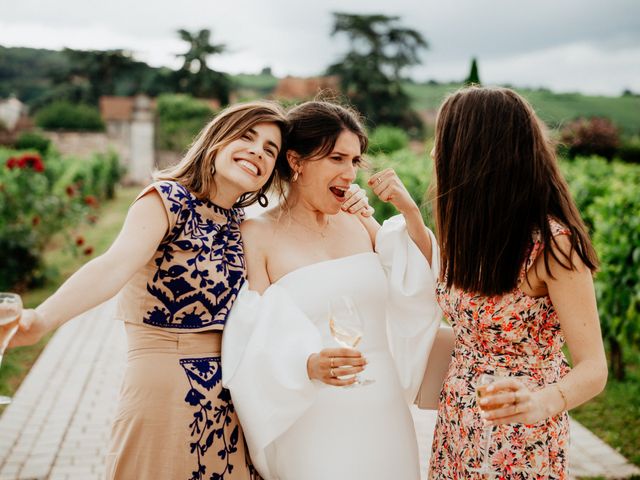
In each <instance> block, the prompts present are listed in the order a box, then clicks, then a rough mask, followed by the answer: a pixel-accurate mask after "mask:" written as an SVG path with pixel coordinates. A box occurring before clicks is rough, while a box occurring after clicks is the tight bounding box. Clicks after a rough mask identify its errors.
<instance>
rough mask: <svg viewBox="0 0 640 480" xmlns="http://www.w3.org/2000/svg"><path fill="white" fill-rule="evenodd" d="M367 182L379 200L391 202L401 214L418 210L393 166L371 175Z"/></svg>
mask: <svg viewBox="0 0 640 480" xmlns="http://www.w3.org/2000/svg"><path fill="white" fill-rule="evenodd" d="M367 183H368V184H369V187H370V188H371V190H373V193H375V194H376V195H377V196H378V198H379V199H380V200H382V201H383V202H389V203H391V204H392V205H393V206H394V207H396V209H397V210H398V211H399V212H400V213H401V214H403V215H405V216H407V215H410V214H412V213H414V212H419V211H420V209H419V208H418V205H417V204H416V202H415V201H414V200H413V198H411V195H410V194H409V191H408V190H407V188H406V187H405V186H404V183H402V180H400V177H398V174H397V173H396V172H395V170H394V169H393V168H386V169H384V170H382V171H380V172H378V173H376V174H374V175H371V178H369V181H368V182H367Z"/></svg>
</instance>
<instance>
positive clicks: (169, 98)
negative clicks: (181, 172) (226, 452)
mask: <svg viewBox="0 0 640 480" xmlns="http://www.w3.org/2000/svg"><path fill="white" fill-rule="evenodd" d="M213 115H214V111H213V110H212V109H211V108H210V107H209V106H208V105H207V104H206V103H204V102H203V101H201V100H196V99H195V98H192V97H190V96H189V95H174V94H166V95H161V96H159V97H158V137H157V138H158V140H157V142H158V147H159V148H160V149H161V150H174V151H178V152H182V151H184V150H186V148H187V147H188V146H189V145H190V144H191V142H192V141H193V138H194V136H195V135H196V134H197V133H198V132H199V131H200V130H202V128H203V127H204V126H205V125H206V124H207V122H209V120H211V119H212V118H213Z"/></svg>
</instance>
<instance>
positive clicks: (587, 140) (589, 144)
mask: <svg viewBox="0 0 640 480" xmlns="http://www.w3.org/2000/svg"><path fill="white" fill-rule="evenodd" d="M560 138H561V142H562V143H564V145H565V146H566V148H567V154H568V156H569V157H570V158H574V157H576V156H577V155H599V156H602V157H604V158H606V159H607V160H611V159H612V158H613V156H614V155H615V153H616V151H617V149H618V146H619V145H620V135H619V133H618V129H617V128H616V126H615V125H614V124H613V123H612V122H611V120H609V119H607V118H603V117H592V118H590V119H584V118H578V119H577V120H574V121H572V122H569V123H568V124H566V125H565V126H564V127H563V128H562V130H561V132H560Z"/></svg>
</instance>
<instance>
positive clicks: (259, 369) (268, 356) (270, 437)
mask: <svg viewBox="0 0 640 480" xmlns="http://www.w3.org/2000/svg"><path fill="white" fill-rule="evenodd" d="M432 242H433V244H434V245H436V242H435V238H432ZM376 250H377V252H369V253H361V254H357V255H352V256H348V257H344V258H338V259H335V260H329V261H324V262H319V263H315V264H312V265H308V266H305V267H302V268H299V269H297V270H294V271H292V272H289V273H288V274H286V275H285V276H283V277H282V278H281V279H279V280H278V281H277V282H275V283H274V284H272V285H271V286H270V287H269V288H268V289H267V290H266V291H265V292H264V294H263V295H259V294H258V293H257V292H254V291H250V290H248V288H247V287H246V286H245V287H243V289H242V290H241V292H240V294H239V296H238V299H237V300H236V303H235V304H234V306H233V309H232V312H231V315H230V316H229V319H228V320H227V325H226V327H225V332H224V335H223V346H222V358H223V383H224V385H225V386H226V387H227V388H229V390H230V391H231V395H232V398H233V401H234V404H235V406H236V411H237V412H238V417H239V418H240V422H241V423H242V426H243V429H244V432H245V437H246V439H247V444H248V446H249V451H250V454H251V457H252V459H253V462H254V465H255V466H256V468H257V470H258V471H259V472H260V474H261V475H262V476H263V477H264V478H265V479H267V480H328V479H331V480H365V479H366V480H395V479H398V480H418V479H419V477H420V472H419V459H418V447H417V441H416V435H415V430H414V426H413V420H412V417H411V414H410V411H409V408H408V406H409V405H410V404H412V403H413V400H414V399H415V396H416V393H417V391H418V389H419V387H420V382H421V380H422V377H423V374H424V370H425V366H426V362H427V357H428V353H429V351H430V349H431V345H432V343H433V340H434V338H435V334H436V331H437V329H438V326H439V323H440V318H441V313H440V309H439V308H438V305H437V303H436V301H435V280H436V276H435V275H434V274H433V272H432V270H431V268H430V267H429V264H428V263H427V261H426V260H425V258H424V257H423V256H422V254H421V253H420V251H419V250H418V248H417V247H416V245H415V244H414V243H413V242H412V241H411V240H410V239H409V236H408V234H407V231H406V226H405V224H404V220H403V219H402V217H394V218H393V219H391V220H388V221H387V222H385V224H384V225H383V227H382V228H381V229H380V231H379V232H378V235H377V239H376ZM432 264H433V265H434V266H435V271H436V272H437V264H438V252H437V249H434V258H433V259H432ZM342 295H348V296H350V297H352V298H353V300H354V302H355V303H356V306H357V308H358V310H359V313H360V315H361V316H362V317H363V320H364V323H365V327H364V334H363V337H362V341H361V342H360V344H359V345H358V349H359V350H360V351H362V353H363V354H364V355H365V357H366V358H367V360H368V362H369V364H368V366H367V368H366V370H365V371H364V372H363V373H362V374H361V375H362V376H363V377H366V378H372V379H375V383H373V384H371V385H367V386H362V387H356V388H349V389H345V388H339V387H333V386H328V385H325V384H323V383H320V382H317V381H311V380H309V378H308V376H307V370H306V363H307V358H308V357H309V355H310V354H311V353H314V352H318V351H320V350H322V349H323V348H326V347H336V346H337V344H336V343H335V341H334V340H333V339H332V337H331V335H330V331H329V323H328V312H327V304H328V300H329V299H331V298H335V297H339V296H342Z"/></svg>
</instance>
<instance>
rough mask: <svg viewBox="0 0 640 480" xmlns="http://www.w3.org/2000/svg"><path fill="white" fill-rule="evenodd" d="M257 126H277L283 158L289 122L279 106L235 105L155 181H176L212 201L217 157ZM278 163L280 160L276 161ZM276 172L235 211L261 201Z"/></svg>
mask: <svg viewBox="0 0 640 480" xmlns="http://www.w3.org/2000/svg"><path fill="white" fill-rule="evenodd" d="M258 123H275V124H276V125H277V126H278V127H279V128H280V133H281V134H282V143H283V144H282V146H281V148H280V152H279V155H278V156H279V157H280V156H282V155H284V151H285V145H284V142H285V136H286V132H287V120H286V118H285V113H284V109H283V108H282V107H281V106H280V104H278V103H276V102H270V101H264V100H262V101H255V102H247V103H239V104H236V105H232V106H230V107H228V108H226V109H224V110H223V111H221V112H220V113H219V114H218V115H216V116H215V118H214V119H213V120H211V121H210V122H209V123H208V124H207V126H205V127H204V128H203V129H202V130H201V131H200V133H199V134H198V135H197V136H196V138H195V140H194V141H193V143H192V144H191V146H190V147H189V150H188V151H187V153H186V154H185V156H184V157H183V158H182V160H181V161H180V162H179V163H178V164H177V165H174V166H172V167H170V168H167V169H165V170H160V171H158V172H156V173H155V174H154V179H155V180H173V181H176V182H179V183H180V184H182V185H184V186H185V187H187V189H189V190H190V191H191V192H193V194H194V195H195V196H196V197H198V198H200V199H206V198H209V196H210V195H211V193H212V192H214V191H215V182H214V180H213V175H212V174H211V172H212V167H213V166H214V165H215V160H216V155H217V154H218V152H219V151H220V149H222V148H223V147H225V146H226V145H228V144H229V143H231V142H233V141H234V140H237V139H238V138H240V137H242V135H244V133H245V132H246V131H247V130H249V129H250V128H252V127H253V126H255V125H257V124H258ZM276 163H279V159H276ZM275 175H276V171H275V168H274V171H273V173H272V174H271V176H270V177H269V180H267V182H266V183H265V184H264V185H263V187H262V188H261V189H260V190H259V191H257V192H247V193H245V194H244V195H242V196H241V197H240V199H239V200H238V202H237V203H236V204H235V205H234V206H235V207H246V206H249V205H251V204H253V203H255V202H256V201H257V200H258V196H259V195H260V194H261V193H265V192H266V191H267V190H269V188H270V186H271V184H272V183H273V181H274V176H275Z"/></svg>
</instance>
